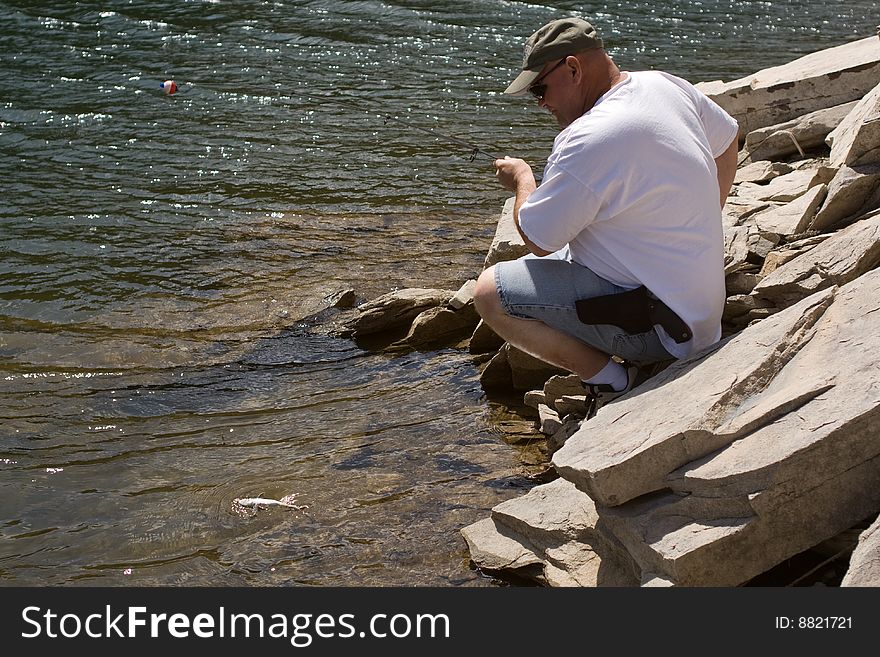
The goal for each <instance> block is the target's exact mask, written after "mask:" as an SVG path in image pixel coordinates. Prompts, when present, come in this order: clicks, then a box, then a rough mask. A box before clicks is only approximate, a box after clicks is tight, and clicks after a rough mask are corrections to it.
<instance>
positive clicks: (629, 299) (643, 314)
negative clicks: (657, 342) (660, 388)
mask: <svg viewBox="0 0 880 657" xmlns="http://www.w3.org/2000/svg"><path fill="white" fill-rule="evenodd" d="M575 308H576V309H577V314H578V319H580V320H581V321H582V322H583V323H584V324H610V325H612V326H618V327H620V328H622V329H623V330H624V331H626V332H627V333H629V334H630V335H635V334H638V333H646V332H647V331H650V330H651V329H653V328H654V325H655V324H656V325H659V326H662V327H663V330H665V331H666V332H667V333H668V334H669V337H670V338H672V339H673V340H675V341H676V342H677V343H679V344H681V343H682V342H687V341H688V340H690V339H691V338H692V337H693V333H692V332H691V329H690V327H689V326H688V325H687V324H685V323H684V320H682V319H681V317H679V316H678V315H677V314H675V312H673V310H672V309H671V308H670V307H669V306H667V305H666V304H665V303H663V302H662V301H660V300H659V299H656V298H654V296H653V295H651V293H650V292H648V288H646V287H645V286H644V285H643V286H641V287H637V288H636V289H634V290H629V291H627V292H621V293H619V294H606V295H605V296H601V297H592V298H589V299H580V300H579V301H575Z"/></svg>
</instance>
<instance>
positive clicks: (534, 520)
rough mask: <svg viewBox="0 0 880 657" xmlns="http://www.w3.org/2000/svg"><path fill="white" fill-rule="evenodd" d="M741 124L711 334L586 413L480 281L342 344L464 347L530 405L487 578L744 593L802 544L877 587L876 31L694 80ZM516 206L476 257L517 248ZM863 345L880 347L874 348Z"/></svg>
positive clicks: (567, 378)
mask: <svg viewBox="0 0 880 657" xmlns="http://www.w3.org/2000/svg"><path fill="white" fill-rule="evenodd" d="M698 87H700V88H702V90H703V91H704V92H705V93H707V95H709V96H710V97H712V98H713V99H714V100H716V102H718V103H719V104H720V105H722V106H723V107H724V108H725V109H726V110H727V111H728V112H730V113H731V114H732V115H733V116H734V117H735V118H736V119H737V120H738V122H739V123H740V127H741V133H740V143H741V148H742V150H741V152H740V158H739V164H740V166H739V169H738V172H737V177H736V181H735V183H734V187H733V189H732V191H731V194H730V197H729V200H728V203H727V205H726V207H725V211H724V218H723V220H724V230H725V273H726V283H727V294H728V298H727V303H726V307H725V312H724V317H723V329H724V337H723V339H722V341H721V342H720V343H719V344H717V345H714V346H713V347H711V348H709V349H707V350H705V351H704V352H702V353H699V354H696V355H695V356H693V357H691V358H688V359H685V360H682V361H676V362H669V363H662V364H660V365H659V366H655V367H651V368H646V369H645V370H643V371H642V372H641V374H640V378H639V384H638V385H637V387H636V388H635V389H634V390H633V391H632V392H630V393H629V394H627V395H626V396H624V397H622V398H620V399H619V400H617V401H615V402H614V403H613V404H609V405H607V406H606V407H604V408H602V409H601V410H600V412H599V413H598V414H597V415H596V416H595V417H594V418H592V419H590V420H589V421H585V420H584V397H583V389H582V388H581V386H580V384H579V383H578V381H577V379H576V377H574V376H572V375H568V374H566V373H565V372H560V371H558V370H556V369H554V368H552V367H549V366H547V365H545V364H543V363H541V362H539V361H536V360H535V359H533V358H531V357H529V356H527V355H525V354H523V353H522V352H519V351H518V350H516V349H513V348H511V347H510V346H509V345H506V344H504V343H503V341H501V340H500V339H499V338H498V337H497V336H495V335H494V334H493V333H492V332H491V330H489V329H488V328H486V327H485V326H484V325H483V324H482V323H481V322H480V320H479V317H478V316H477V314H476V312H475V311H474V309H473V299H472V289H473V284H474V282H473V281H467V282H465V283H464V284H463V285H462V287H461V289H459V290H457V291H456V290H427V289H415V290H413V289H409V290H401V291H397V292H392V293H389V294H387V295H384V296H383V297H380V298H378V299H374V300H372V301H369V302H367V303H364V304H362V305H360V306H358V307H357V308H355V309H352V310H350V311H347V314H346V315H345V317H344V319H343V321H342V323H341V324H340V326H339V333H341V334H343V335H347V336H350V337H352V338H354V339H356V340H362V341H363V340H373V341H375V343H376V344H378V345H380V346H381V347H382V348H388V349H431V348H439V347H448V346H455V347H458V348H462V349H469V350H470V352H471V353H472V354H474V358H475V360H476V361H477V362H478V363H479V364H480V367H481V382H482V384H483V387H484V388H485V389H486V390H487V391H492V390H506V391H514V392H515V393H516V394H522V395H523V399H524V403H525V404H526V405H527V406H529V407H531V408H532V409H533V410H534V413H535V417H536V428H537V429H538V430H539V431H540V432H541V433H543V434H544V435H546V438H547V453H548V461H549V464H550V465H549V467H548V470H547V473H546V477H545V481H547V483H542V484H540V485H536V486H535V487H534V488H532V489H531V490H530V491H529V492H528V493H526V494H524V495H522V496H521V497H518V498H515V499H511V500H508V501H506V502H504V503H502V504H499V505H498V506H496V507H495V508H493V509H492V510H491V513H490V515H489V517H487V518H485V519H483V520H480V521H478V522H476V523H474V524H472V525H470V526H468V527H465V528H463V529H462V536H463V537H464V539H465V540H466V542H467V545H468V548H469V550H470V555H471V559H472V561H473V563H474V565H475V566H476V567H478V568H480V569H481V570H483V571H485V572H487V573H492V574H498V575H500V576H510V577H515V578H518V579H523V578H524V579H526V580H528V581H531V582H534V583H537V584H540V585H551V586H741V585H747V584H749V583H750V582H753V581H756V578H760V577H762V576H766V574H767V573H770V572H773V569H774V568H777V567H778V566H779V565H780V564H783V563H786V562H790V561H791V560H793V559H795V558H796V557H798V555H802V554H804V553H805V551H813V552H816V553H817V554H825V555H827V554H828V553H829V552H830V556H829V557H828V558H827V559H826V564H827V563H831V562H835V563H836V564H837V567H838V568H840V564H841V563H843V564H844V565H845V563H846V561H847V560H848V561H849V567H848V570H846V571H845V574H843V575H842V577H840V578H838V581H832V582H830V583H831V584H832V585H835V584H837V583H839V584H840V585H841V586H878V585H880V569H878V568H877V565H876V564H877V563H878V562H880V531H878V527H880V520H878V519H877V516H878V513H880V342H878V341H880V337H877V336H880V312H878V311H880V271H878V270H877V267H878V265H880V35H878V36H872V37H867V38H864V39H860V40H858V41H854V42H852V43H849V44H845V45H843V46H838V47H836V48H830V49H828V50H823V51H820V52H816V53H812V54H810V55H807V56H805V57H801V58H799V59H797V60H794V61H792V62H790V63H789V64H786V65H783V66H778V67H774V68H772V69H767V70H764V71H759V72H758V73H756V74H754V75H753V76H749V77H747V78H743V79H741V80H735V81H733V82H727V83H724V82H720V81H719V82H711V83H702V84H700V85H698ZM511 201H512V199H510V200H508V202H507V203H506V204H505V207H504V208H503V210H502V212H501V218H500V220H499V223H498V228H497V231H496V235H495V239H494V240H493V243H492V245H491V247H490V250H489V254H488V255H487V258H486V262H485V265H486V266H489V265H491V264H493V263H494V262H498V261H501V260H507V259H511V258H515V257H518V256H520V255H522V254H523V253H525V247H524V245H523V244H522V241H521V240H520V238H519V235H518V234H517V232H516V229H515V227H514V226H513V221H512V214H511V211H512V203H511ZM872 345H874V346H873V347H872Z"/></svg>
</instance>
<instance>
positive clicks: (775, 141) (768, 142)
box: [743, 101, 858, 162]
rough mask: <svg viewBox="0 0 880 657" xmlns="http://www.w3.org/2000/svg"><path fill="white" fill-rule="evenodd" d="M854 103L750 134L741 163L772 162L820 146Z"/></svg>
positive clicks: (851, 108)
mask: <svg viewBox="0 0 880 657" xmlns="http://www.w3.org/2000/svg"><path fill="white" fill-rule="evenodd" d="M857 102H858V101H851V102H849V103H844V104H843V105H837V106H835V107H829V108H827V109H821V110H817V111H815V112H810V113H809V114H805V115H804V116H799V117H797V118H796V119H792V120H791V121H786V122H784V123H777V124H776V125H771V126H767V127H766V128H759V129H758V130H753V131H752V132H750V133H749V134H747V135H746V139H745V143H744V144H743V150H744V151H746V153H747V157H746V158H745V159H744V161H745V162H758V161H761V160H774V159H780V158H784V157H788V156H789V155H794V154H795V153H799V154H800V155H801V156H802V157H803V155H804V153H805V151H808V150H810V149H813V148H816V147H818V146H823V145H824V144H825V138H826V137H827V136H828V135H829V134H830V133H831V132H832V131H833V130H835V129H836V128H837V127H838V126H839V125H840V123H841V122H842V121H843V119H844V118H846V116H847V115H848V114H849V113H850V112H851V111H852V110H853V108H854V107H855V106H856V104H857Z"/></svg>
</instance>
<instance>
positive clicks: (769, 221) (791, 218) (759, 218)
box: [750, 185, 828, 235]
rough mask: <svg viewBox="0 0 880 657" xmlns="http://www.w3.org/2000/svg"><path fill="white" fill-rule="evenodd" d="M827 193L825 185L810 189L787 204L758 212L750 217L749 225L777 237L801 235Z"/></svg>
mask: <svg viewBox="0 0 880 657" xmlns="http://www.w3.org/2000/svg"><path fill="white" fill-rule="evenodd" d="M827 193H828V188H827V187H826V186H825V185H817V186H815V187H811V188H810V189H809V190H808V191H807V192H806V193H805V194H804V195H803V196H800V197H798V198H796V199H795V200H793V201H791V202H789V203H785V204H783V205H780V206H775V207H771V208H768V209H766V210H763V211H761V212H758V213H757V214H755V215H753V216H752V217H751V219H750V223H754V224H755V225H756V226H757V227H758V229H759V230H762V231H765V232H772V233H776V234H778V235H796V234H798V233H803V232H804V231H805V230H806V229H807V227H808V226H809V225H810V222H812V221H813V218H814V217H815V216H816V212H817V210H818V209H819V206H820V205H821V204H822V201H824V200H825V196H826V195H827Z"/></svg>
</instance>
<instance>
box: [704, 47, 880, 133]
mask: <svg viewBox="0 0 880 657" xmlns="http://www.w3.org/2000/svg"><path fill="white" fill-rule="evenodd" d="M877 44H878V41H877V37H876V36H871V37H866V38H864V39H859V40H857V41H853V42H850V43H846V44H843V45H841V46H837V47H835V48H828V49H825V50H820V51H818V52H814V53H810V54H808V55H805V56H803V57H800V58H798V59H795V60H794V61H791V62H788V63H787V64H783V65H782V66H775V67H773V68H768V69H764V70H762V71H758V72H757V73H755V74H753V75H750V76H747V77H744V78H740V79H738V80H733V81H731V82H726V83H725V82H721V81H716V82H701V83H698V84H697V85H696V86H697V88H698V89H700V90H701V91H702V92H703V93H705V94H706V95H708V96H709V97H710V98H712V99H713V100H714V101H715V102H717V103H718V104H719V105H721V107H723V108H724V109H725V110H727V111H728V112H729V113H730V114H731V115H732V116H733V117H734V118H735V119H736V120H737V121H738V122H739V125H740V135H741V136H744V135H745V134H747V133H749V132H752V131H753V130H757V129H759V128H763V127H766V126H770V125H774V124H778V123H782V122H784V121H790V120H791V119H794V118H796V117H798V116H802V115H804V114H807V113H809V112H814V111H816V110H820V109H824V108H828V107H834V106H836V105H841V104H843V103H848V102H850V101H853V100H859V99H860V98H862V97H863V96H864V95H865V94H867V93H868V92H869V91H871V89H873V88H874V87H875V86H877V84H878V83H880V48H878V46H877Z"/></svg>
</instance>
